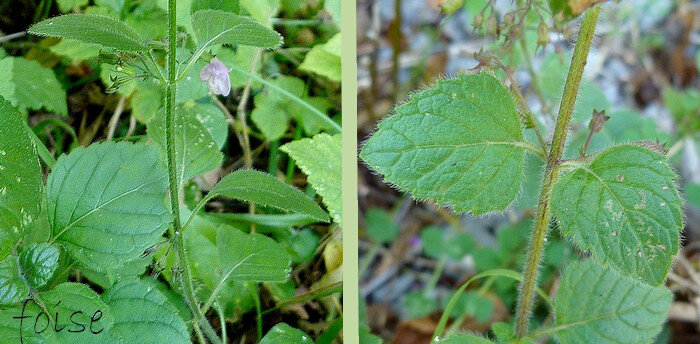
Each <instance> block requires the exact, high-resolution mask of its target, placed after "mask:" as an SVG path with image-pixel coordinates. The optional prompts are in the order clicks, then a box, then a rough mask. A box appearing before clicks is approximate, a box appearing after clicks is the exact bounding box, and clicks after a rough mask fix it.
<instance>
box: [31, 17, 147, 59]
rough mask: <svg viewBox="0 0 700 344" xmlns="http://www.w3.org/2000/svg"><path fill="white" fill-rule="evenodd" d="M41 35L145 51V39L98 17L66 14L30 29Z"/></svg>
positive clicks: (119, 24) (121, 25)
mask: <svg viewBox="0 0 700 344" xmlns="http://www.w3.org/2000/svg"><path fill="white" fill-rule="evenodd" d="M28 31H29V33H32V34H35V35H39V36H49V37H60V38H65V39H72V40H75V41H79V42H83V43H87V44H92V45H97V46H100V47H103V48H108V49H115V50H120V51H143V50H146V49H147V47H146V44H145V43H144V40H143V39H142V38H141V37H140V36H139V35H138V34H137V33H136V31H134V30H133V29H132V28H131V27H129V26H128V25H126V24H124V23H122V22H120V21H118V20H116V19H114V18H110V17H107V16H103V15H97V14H66V15H63V16H59V17H53V18H49V19H46V20H42V21H40V22H38V23H36V24H34V25H32V26H31V27H30V28H29V30H28Z"/></svg>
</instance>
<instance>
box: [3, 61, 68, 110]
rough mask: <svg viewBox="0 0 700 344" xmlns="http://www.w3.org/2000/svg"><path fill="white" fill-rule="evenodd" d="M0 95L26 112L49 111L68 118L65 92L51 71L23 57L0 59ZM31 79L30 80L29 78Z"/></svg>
mask: <svg viewBox="0 0 700 344" xmlns="http://www.w3.org/2000/svg"><path fill="white" fill-rule="evenodd" d="M0 75H3V77H2V78H0V96H2V97H5V99H7V100H9V101H10V102H11V103H12V105H14V106H15V107H17V108H18V109H19V110H20V111H22V112H24V113H26V112H27V110H41V109H42V108H43V109H46V110H47V111H50V112H55V113H57V114H59V115H68V105H67V104H66V91H65V90H64V89H63V87H62V86H61V84H60V83H59V82H58V80H57V79H56V75H55V74H54V73H53V71H52V70H51V69H48V68H46V67H43V66H42V65H40V64H39V63H37V62H36V61H32V60H27V59H25V58H23V57H11V56H8V57H5V58H3V59H2V60H0ZM28 76H31V77H28Z"/></svg>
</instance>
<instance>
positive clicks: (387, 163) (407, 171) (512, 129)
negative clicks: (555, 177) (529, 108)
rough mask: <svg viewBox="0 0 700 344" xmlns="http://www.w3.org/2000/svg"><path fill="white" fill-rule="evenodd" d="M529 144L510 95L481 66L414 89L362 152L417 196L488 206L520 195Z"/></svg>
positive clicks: (479, 209)
mask: <svg viewBox="0 0 700 344" xmlns="http://www.w3.org/2000/svg"><path fill="white" fill-rule="evenodd" d="M525 145H526V143H525V142H524V141H523V135H522V129H521V125H520V119H519V118H518V114H517V111H516V108H515V103H514V101H513V98H512V96H511V95H510V93H509V92H508V90H506V88H505V87H504V86H503V85H502V84H501V83H500V82H499V81H498V80H496V78H494V77H493V76H491V75H490V74H488V73H487V72H481V73H479V74H467V75H461V76H459V77H458V78H456V79H449V80H442V81H439V82H438V84H437V85H436V86H434V87H432V88H430V89H428V90H425V91H422V92H419V93H416V94H414V95H413V97H411V100H410V101H409V102H408V103H406V104H404V105H401V106H400V107H398V108H397V109H396V114H395V115H393V116H391V117H388V118H386V119H385V120H384V121H382V122H381V123H380V124H379V126H378V130H377V131H376V133H375V134H374V135H373V136H372V137H371V138H370V139H369V140H368V141H367V143H365V146H364V147H363V148H362V152H361V157H362V159H364V161H365V162H366V163H367V164H368V165H369V166H370V167H372V168H373V169H374V170H376V171H377V172H379V173H381V174H383V175H384V177H385V179H386V180H387V182H390V183H392V184H394V185H396V186H397V187H398V188H399V189H402V190H408V191H410V192H412V193H413V196H414V197H415V198H419V199H434V200H436V201H437V203H438V204H440V205H452V206H454V207H455V210H456V211H457V212H467V211H471V212H472V213H474V214H483V213H487V212H490V211H502V210H504V209H506V208H507V207H508V205H510V204H511V203H512V202H513V200H514V199H515V197H516V196H517V195H518V192H519V190H520V184H521V182H522V179H523V162H524V156H525V155H524V151H525V148H524V147H525Z"/></svg>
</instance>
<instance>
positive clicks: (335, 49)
mask: <svg viewBox="0 0 700 344" xmlns="http://www.w3.org/2000/svg"><path fill="white" fill-rule="evenodd" d="M339 48H340V33H338V34H336V35H335V36H333V38H331V39H330V40H329V41H328V42H326V43H324V44H317V45H315V46H314V47H313V48H311V50H310V51H309V52H308V53H307V54H306V56H305V57H304V61H303V62H302V63H301V65H299V69H301V70H303V71H307V72H312V73H316V74H318V75H322V76H325V77H326V78H328V79H330V80H332V81H336V82H340V81H341V79H342V70H341V64H340V49H339Z"/></svg>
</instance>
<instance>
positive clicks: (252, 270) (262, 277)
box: [216, 226, 291, 283]
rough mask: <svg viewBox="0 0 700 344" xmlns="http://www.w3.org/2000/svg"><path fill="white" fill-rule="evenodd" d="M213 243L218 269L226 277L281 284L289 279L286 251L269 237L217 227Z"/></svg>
mask: <svg viewBox="0 0 700 344" xmlns="http://www.w3.org/2000/svg"><path fill="white" fill-rule="evenodd" d="M216 242H217V246H218V247H219V257H220V259H221V269H222V270H223V271H224V275H225V276H228V277H227V278H228V279H231V280H234V281H251V282H272V283H281V282H284V281H286V280H287V279H288V278H289V273H290V264H291V261H290V258H289V254H287V251H286V250H285V249H284V247H283V246H282V245H280V244H279V243H277V242H276V241H274V240H273V239H272V238H270V237H267V236H265V235H262V234H260V233H252V234H246V233H243V232H241V231H240V230H238V229H235V228H232V227H228V226H221V227H219V232H218V235H217V237H216Z"/></svg>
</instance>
